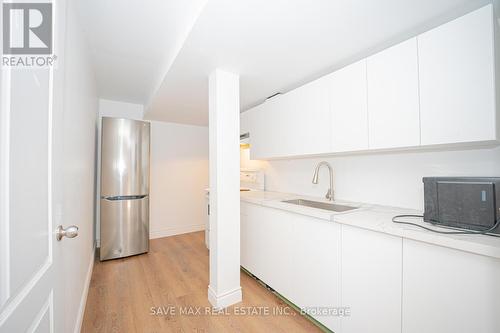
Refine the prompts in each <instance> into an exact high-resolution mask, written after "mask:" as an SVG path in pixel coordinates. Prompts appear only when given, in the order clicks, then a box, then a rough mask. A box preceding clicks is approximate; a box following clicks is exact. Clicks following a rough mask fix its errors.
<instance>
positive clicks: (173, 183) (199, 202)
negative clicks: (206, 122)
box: [150, 121, 208, 238]
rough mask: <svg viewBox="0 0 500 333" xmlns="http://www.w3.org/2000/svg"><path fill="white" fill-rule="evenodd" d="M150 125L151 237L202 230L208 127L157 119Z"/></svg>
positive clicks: (204, 217) (206, 178)
mask: <svg viewBox="0 0 500 333" xmlns="http://www.w3.org/2000/svg"><path fill="white" fill-rule="evenodd" d="M151 126H152V129H151V131H152V136H151V191H150V194H151V201H150V202H151V212H150V213H151V215H150V219H151V221H150V235H151V238H158V237H165V236H170V235H175V234H180V233H185V232H191V231H197V230H203V229H204V228H205V220H206V214H207V204H206V202H205V188H206V187H208V127H199V126H190V125H179V124H173V123H163V122H158V121H154V122H152V124H151Z"/></svg>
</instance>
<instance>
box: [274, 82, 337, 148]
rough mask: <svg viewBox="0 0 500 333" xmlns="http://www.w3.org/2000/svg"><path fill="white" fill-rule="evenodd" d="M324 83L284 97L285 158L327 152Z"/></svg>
mask: <svg viewBox="0 0 500 333" xmlns="http://www.w3.org/2000/svg"><path fill="white" fill-rule="evenodd" d="M328 84H329V82H328V80H327V79H326V78H320V79H318V80H315V81H313V82H311V83H308V84H306V85H304V86H302V87H299V88H297V89H295V90H293V91H291V92H290V93H288V94H286V95H285V97H284V100H285V101H286V107H285V113H286V118H285V122H284V124H285V126H286V128H287V132H288V136H287V137H286V138H282V141H283V142H284V141H286V142H287V143H288V144H287V145H286V148H287V149H286V150H285V151H284V152H283V153H284V155H286V156H298V155H310V154H320V153H327V152H329V151H330V125H329V123H330V105H329V101H328Z"/></svg>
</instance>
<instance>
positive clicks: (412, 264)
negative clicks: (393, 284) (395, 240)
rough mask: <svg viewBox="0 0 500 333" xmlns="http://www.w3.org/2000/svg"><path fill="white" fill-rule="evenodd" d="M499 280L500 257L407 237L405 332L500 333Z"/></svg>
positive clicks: (404, 272)
mask: <svg viewBox="0 0 500 333" xmlns="http://www.w3.org/2000/svg"><path fill="white" fill-rule="evenodd" d="M498 281H500V261H499V260H498V259H495V258H490V257H485V256H480V255H477V254H472V253H466V252H462V251H459V250H455V249H449V248H445V247H440V246H436V245H430V244H426V243H421V242H417V241H413V240H409V239H404V240H403V298H402V300H403V317H402V328H403V333H421V332H426V333H469V332H484V333H494V332H500V316H499V315H498V309H499V308H500V285H499V284H498ZM382 302H384V300H382Z"/></svg>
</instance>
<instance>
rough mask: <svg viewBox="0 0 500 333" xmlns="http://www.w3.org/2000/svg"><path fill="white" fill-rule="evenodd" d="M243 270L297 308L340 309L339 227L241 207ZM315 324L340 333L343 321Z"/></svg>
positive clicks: (270, 210) (335, 319) (255, 207)
mask: <svg viewBox="0 0 500 333" xmlns="http://www.w3.org/2000/svg"><path fill="white" fill-rule="evenodd" d="M241 214H242V216H241V265H242V266H243V267H244V268H246V269H247V270H248V271H250V272H251V273H252V274H254V275H255V276H257V277H258V278H259V279H261V280H262V281H263V282H264V283H266V284H267V285H269V286H270V287H271V288H273V289H274V290H276V291H277V292H278V293H280V294H281V295H283V296H284V297H286V298H287V299H288V300H290V301H291V302H292V303H294V304H295V305H297V306H299V307H301V308H303V309H305V308H307V309H309V310H312V311H314V310H319V307H338V306H340V226H339V225H338V224H336V223H332V222H330V221H324V220H319V219H315V218H312V217H307V216H303V215H299V214H294V213H290V212H286V211H283V210H279V209H273V208H268V207H262V206H259V205H254V204H249V203H242V204H241ZM311 314H312V316H313V317H314V318H316V319H317V320H318V321H320V322H321V323H322V324H324V325H325V326H327V327H329V328H330V329H332V330H334V331H336V332H339V329H340V317H338V316H321V315H317V313H316V314H315V313H311Z"/></svg>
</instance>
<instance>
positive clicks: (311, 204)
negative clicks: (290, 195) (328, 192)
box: [281, 199, 359, 212]
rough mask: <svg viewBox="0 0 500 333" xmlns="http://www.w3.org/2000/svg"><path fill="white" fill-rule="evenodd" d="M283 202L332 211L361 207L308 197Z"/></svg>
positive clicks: (344, 210) (345, 210)
mask: <svg viewBox="0 0 500 333" xmlns="http://www.w3.org/2000/svg"><path fill="white" fill-rule="evenodd" d="M281 202H285V203H289V204H292V205H298V206H306V207H312V208H319V209H325V210H329V211H332V212H347V211H349V210H353V209H356V208H359V207H353V206H345V205H338V204H334V203H328V202H320V201H312V200H306V199H293V200H283V201H281Z"/></svg>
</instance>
